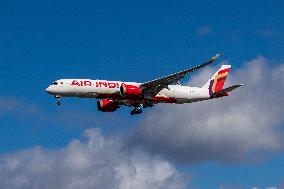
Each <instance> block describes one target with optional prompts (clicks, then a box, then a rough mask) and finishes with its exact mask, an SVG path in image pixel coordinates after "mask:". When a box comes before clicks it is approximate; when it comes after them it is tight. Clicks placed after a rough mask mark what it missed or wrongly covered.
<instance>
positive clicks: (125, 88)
mask: <svg viewBox="0 0 284 189" xmlns="http://www.w3.org/2000/svg"><path fill="white" fill-rule="evenodd" d="M141 93H142V90H141V89H140V88H139V87H138V86H135V85H126V84H123V85H121V86H120V95H121V96H140V95H141Z"/></svg>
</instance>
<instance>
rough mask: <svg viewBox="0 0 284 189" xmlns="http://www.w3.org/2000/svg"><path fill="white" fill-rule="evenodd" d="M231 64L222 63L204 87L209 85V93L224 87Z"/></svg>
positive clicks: (211, 93)
mask: <svg viewBox="0 0 284 189" xmlns="http://www.w3.org/2000/svg"><path fill="white" fill-rule="evenodd" d="M230 68H231V65H222V66H221V68H220V69H219V70H218V71H217V72H216V73H215V74H214V75H213V76H212V77H211V79H210V80H209V81H208V82H207V83H206V85H205V86H204V87H206V88H207V87H208V90H209V95H213V94H214V93H217V92H219V91H221V90H222V89H223V87H224V84H225V81H226V79H227V76H228V74H229V72H230Z"/></svg>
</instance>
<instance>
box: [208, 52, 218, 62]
mask: <svg viewBox="0 0 284 189" xmlns="http://www.w3.org/2000/svg"><path fill="white" fill-rule="evenodd" d="M219 56H220V53H218V54H216V55H215V56H214V57H212V58H211V59H210V61H212V62H214V61H215V60H216V59H217V58H218V57H219Z"/></svg>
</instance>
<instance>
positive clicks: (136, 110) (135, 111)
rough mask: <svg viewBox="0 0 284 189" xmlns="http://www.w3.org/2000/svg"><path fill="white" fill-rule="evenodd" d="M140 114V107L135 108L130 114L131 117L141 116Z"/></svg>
mask: <svg viewBox="0 0 284 189" xmlns="http://www.w3.org/2000/svg"><path fill="white" fill-rule="evenodd" d="M141 113H142V109H141V108H140V107H135V108H134V110H132V111H131V112H130V114H131V115H135V114H141Z"/></svg>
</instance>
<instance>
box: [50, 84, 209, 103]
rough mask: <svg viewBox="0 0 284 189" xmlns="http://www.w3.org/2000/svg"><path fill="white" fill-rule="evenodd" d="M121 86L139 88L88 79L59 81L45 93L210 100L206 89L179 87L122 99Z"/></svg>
mask: <svg viewBox="0 0 284 189" xmlns="http://www.w3.org/2000/svg"><path fill="white" fill-rule="evenodd" d="M122 84H127V85H134V86H140V85H141V83H136V82H121V81H106V80H90V79H60V80H57V81H56V82H54V83H53V84H51V85H50V86H49V87H48V88H47V89H46V92H47V93H49V94H52V95H57V96H60V97H79V98H98V99H115V100H119V101H138V102H139V101H145V100H146V101H151V102H153V103H160V102H161V103H191V102H195V101H200V100H208V99H210V95H209V93H208V89H206V88H199V87H189V86H181V85H169V86H168V88H164V89H162V90H161V91H160V92H159V93H158V94H157V95H156V96H155V97H154V98H150V99H148V98H147V99H145V98H144V99H141V98H139V99H137V98H131V97H122V96H121V95H120V86H121V85H122Z"/></svg>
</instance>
